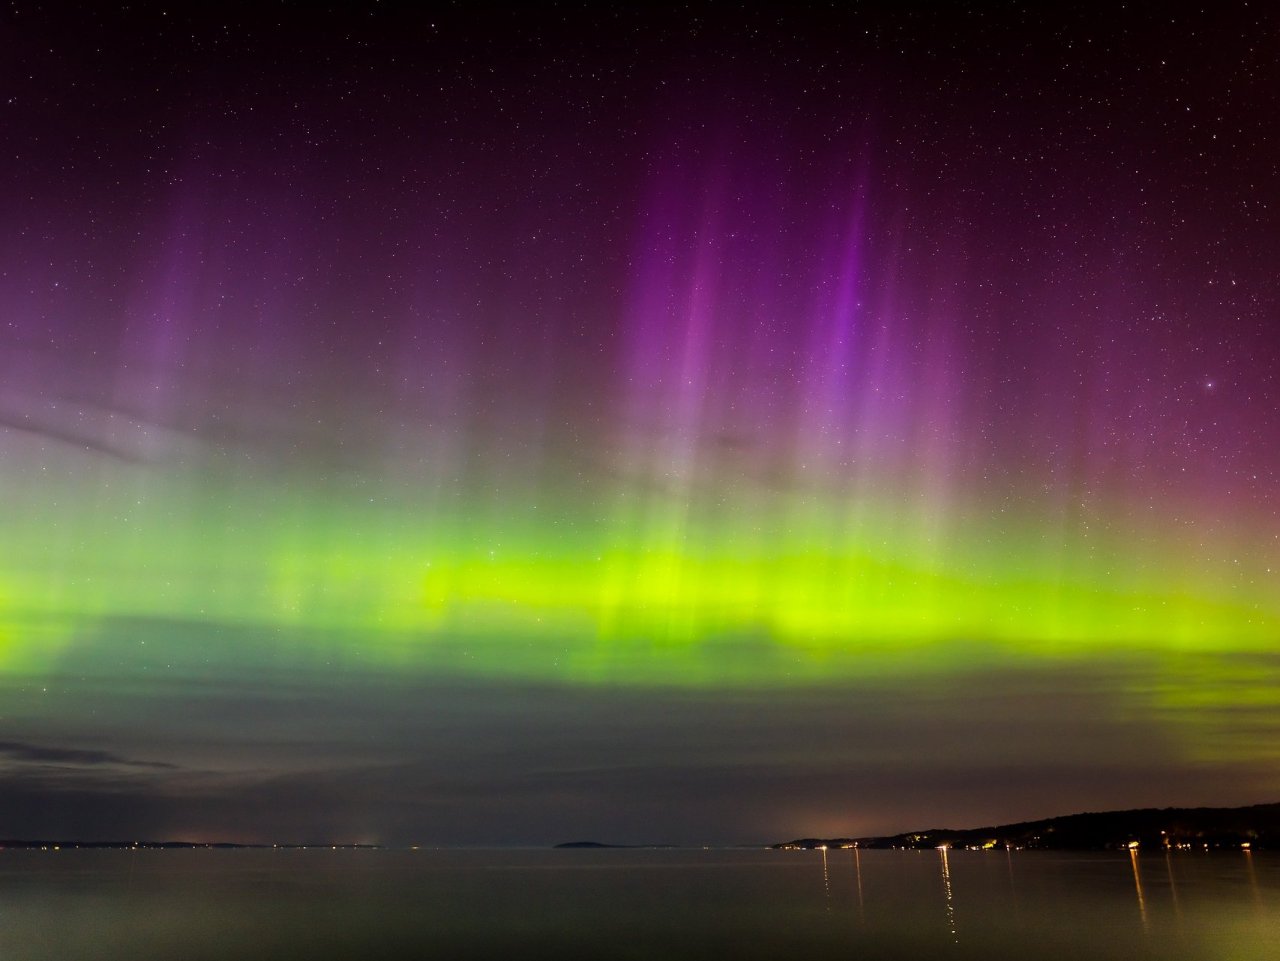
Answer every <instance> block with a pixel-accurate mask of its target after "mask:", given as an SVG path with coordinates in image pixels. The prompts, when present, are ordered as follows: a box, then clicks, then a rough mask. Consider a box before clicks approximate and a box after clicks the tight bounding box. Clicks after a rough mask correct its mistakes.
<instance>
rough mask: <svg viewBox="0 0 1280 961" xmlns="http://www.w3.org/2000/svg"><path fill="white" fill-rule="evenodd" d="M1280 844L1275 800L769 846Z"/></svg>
mask: <svg viewBox="0 0 1280 961" xmlns="http://www.w3.org/2000/svg"><path fill="white" fill-rule="evenodd" d="M1135 843H1136V844H1137V846H1138V847H1139V848H1161V849H1163V848H1165V847H1170V848H1174V849H1188V848H1190V849H1197V850H1203V849H1205V848H1210V849H1213V848H1236V849H1239V848H1241V847H1244V846H1248V847H1249V848H1251V849H1264V848H1267V849H1272V850H1277V849H1280V804H1254V805H1252V806H1250V807H1239V808H1142V809H1140V810H1135V811H1104V812H1090V813H1085V814H1067V815H1064V816H1062V817H1054V818H1045V819H1044V820H1042V821H1021V822H1019V823H1017V824H1000V825H995V826H992V827H982V828H961V829H953V828H929V829H928V830H926V831H910V832H907V833H905V834H894V835H890V836H888V837H870V838H798V839H797V840H795V841H784V842H782V843H780V844H775V845H773V847H775V848H821V847H828V848H845V847H855V846H856V847H860V848H936V847H941V846H943V845H946V846H947V847H955V848H993V847H1000V848H1002V847H1011V848H1031V849H1043V850H1075V851H1089V850H1105V849H1108V848H1112V849H1114V848H1127V847H1132V846H1133V845H1134V844H1135Z"/></svg>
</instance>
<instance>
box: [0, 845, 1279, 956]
mask: <svg viewBox="0 0 1280 961" xmlns="http://www.w3.org/2000/svg"><path fill="white" fill-rule="evenodd" d="M833 850H834V849H833ZM953 850H954V849H949V850H939V851H937V852H936V854H934V855H930V854H929V853H928V852H927V851H912V852H906V851H878V850H867V849H862V850H857V849H854V850H852V851H851V854H850V856H851V863H850V862H844V863H846V864H848V865H849V866H850V867H852V869H853V872H852V873H853V877H852V878H850V879H849V880H852V881H853V882H854V883H853V884H852V885H850V888H852V890H849V889H848V888H842V887H841V885H842V884H844V883H845V882H844V881H843V880H842V877H841V872H842V871H843V868H841V867H840V864H841V858H842V855H839V854H833V853H832V850H828V851H826V852H825V853H823V854H822V855H821V859H822V871H823V894H824V895H825V897H826V902H825V903H826V904H827V906H828V909H829V910H830V912H831V913H830V914H827V913H826V912H824V911H823V910H822V909H821V908H820V907H819V905H818V901H819V898H818V891H817V885H816V884H815V882H816V881H817V880H818V878H817V871H816V870H815V868H816V867H817V866H818V864H817V862H816V861H815V860H814V856H813V853H812V852H804V853H781V852H773V851H763V852H762V851H748V850H743V851H717V852H701V851H699V852H697V853H696V854H695V853H693V852H688V851H679V850H670V851H666V850H658V851H647V850H616V851H613V850H604V851H458V852H448V851H443V852H435V853H433V854H431V855H430V856H427V855H418V854H409V853H407V852H406V853H398V852H394V851H379V852H366V853H354V852H347V853H342V852H330V851H325V852H311V851H306V852H295V853H291V854H289V855H288V856H285V855H283V854H277V855H274V856H273V854H272V852H259V851H235V852H148V853H144V852H138V853H133V854H130V853H126V852H88V851H86V852H78V853H71V854H68V853H67V852H65V851H64V852H60V853H59V854H57V855H54V854H53V853H52V852H50V853H48V854H47V855H43V854H41V853H39V852H26V853H23V852H19V853H18V854H13V853H12V852H9V851H5V852H3V853H2V854H0V915H3V929H2V930H0V945H2V946H0V957H3V958H14V959H21V961H66V959H68V958H89V957H92V958H97V959H101V961H146V959H148V958H155V959H159V958H182V959H184V961H223V959H226V958H236V959H237V961H275V959H278V958H294V957H302V958H307V959H308V961H349V959H351V958H360V959H370V961H373V959H379V961H400V959H406V961H413V959H420V958H422V957H438V958H449V959H451V961H487V959H489V958H509V959H513V961H518V959H521V958H544V957H545V958H556V959H558V961H579V959H581V961H610V959H612V958H623V957H646V958H661V959H662V961H702V959H704V958H723V959H725V961H776V959H780V958H785V959H786V961H849V959H851V958H866V959H880V961H914V959H919V958H930V959H936V958H939V957H940V956H950V957H951V958H952V959H953V961H959V959H960V958H965V959H969V961H978V959H982V961H1022V959H1023V958H1025V957H1026V956H1027V955H1028V954H1029V953H1034V956H1035V959H1036V961H1104V959H1105V961H1123V959H1129V958H1148V959H1154V958H1158V959H1160V961H1206V959H1210V961H1226V959H1228V958H1229V959H1231V961H1272V958H1273V957H1274V955H1275V947H1274V946H1275V941H1276V930H1277V929H1276V916H1275V912H1274V911H1272V910H1271V908H1272V906H1273V905H1274V904H1275V903H1276V900H1277V891H1278V890H1280V887H1278V886H1280V856H1278V855H1276V854H1273V853H1272V852H1268V851H1262V852H1257V851H1255V852H1253V853H1252V854H1251V855H1245V854H1243V853H1241V852H1239V851H1232V852H1220V853H1210V854H1203V855H1202V854H1200V853H1198V852H1197V853H1196V854H1195V855H1181V856H1180V855H1179V854H1178V852H1177V851H1172V852H1167V856H1166V859H1165V862H1164V864H1163V867H1164V869H1165V874H1164V875H1161V873H1160V867H1161V866H1162V865H1161V864H1160V863H1159V862H1158V861H1157V860H1156V858H1155V856H1154V852H1153V853H1149V854H1148V855H1147V857H1146V860H1145V862H1144V861H1142V860H1141V858H1140V857H1139V854H1138V852H1136V851H1133V852H1129V872H1130V873H1129V874H1128V875H1126V874H1124V868H1123V866H1122V864H1123V862H1121V861H1118V860H1117V858H1116V855H1117V853H1119V852H1108V853H1101V852H1088V853H1081V854H1071V853H1059V852H1028V853H1025V854H1024V853H1021V852H1018V851H1014V852H1012V853H1008V852H1006V856H1005V865H1004V867H1001V865H1000V864H999V863H998V858H999V853H998V852H994V851H993V852H990V853H987V854H983V853H980V852H967V851H955V853H954V855H953V853H952V852H953ZM1161 854H1162V855H1165V854H1166V852H1163V851H1162V852H1161ZM1014 855H1016V856H1017V857H1016V858H1015V857H1014ZM935 857H936V858H937V861H936V862H935V861H934V860H933V858H935ZM953 857H954V858H955V861H956V865H957V866H958V867H959V868H960V872H961V875H962V881H961V883H962V884H963V885H964V917H965V937H964V940H963V941H960V940H959V937H958V935H959V910H960V909H959V906H958V905H957V904H956V898H955V880H954V877H953V872H952V870H951V861H952V858H953ZM832 859H834V861H833V860H832ZM1014 860H1016V861H1017V864H1016V865H1014V864H1013V861H1014ZM1175 862H1176V863H1175ZM866 872H870V873H871V874H872V882H871V884H872V895H873V899H872V900H873V903H872V904H871V908H872V909H873V910H871V911H865V907H866V905H865V893H866V878H865V877H864V874H865V873H866ZM832 875H834V877H833V876H832ZM844 877H846V878H847V877H848V876H847V875H845V876H844ZM1166 880H1167V883H1168V885H1169V893H1168V895H1167V896H1166V895H1165V893H1164V892H1163V889H1164V886H1165V884H1166ZM939 881H941V890H939ZM1011 884H1013V885H1014V887H1013V889H1012V890H1011V887H1010V886H1011ZM1130 885H1132V886H1130ZM836 893H839V894H840V895H841V897H840V898H836V897H835V896H834V895H835V894H836ZM939 894H942V895H943V905H942V906H943V915H942V916H939V913H938V907H939V904H938V895H939ZM1015 894H1016V897H1017V899H1018V903H1019V904H1020V908H1019V913H1018V914H1017V916H1014V914H1013V912H1012V911H1011V910H1010V907H1011V904H1012V897H1013V895H1015ZM849 895H854V897H849ZM855 897H856V899H857V900H856V902H855ZM1135 898H1136V899H1137V901H1138V913H1139V916H1140V917H1141V919H1142V923H1141V924H1134V923H1133V922H1134V921H1135V920H1138V918H1136V917H1135V915H1134V899H1135ZM855 911H856V912H857V913H856V914H855ZM1175 918H1176V919H1177V923H1175ZM1031 946H1034V949H1033V951H1032V949H1031Z"/></svg>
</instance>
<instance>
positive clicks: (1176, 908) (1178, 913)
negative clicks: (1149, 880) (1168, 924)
mask: <svg viewBox="0 0 1280 961" xmlns="http://www.w3.org/2000/svg"><path fill="white" fill-rule="evenodd" d="M1164 870H1165V873H1166V874H1167V875H1168V876H1169V899H1170V900H1171V901H1172V902H1173V920H1174V926H1175V927H1176V928H1177V929H1178V930H1179V931H1181V930H1182V903H1181V902H1180V901H1179V900H1178V882H1177V879H1176V878H1174V876H1173V856H1172V855H1171V854H1170V853H1169V849H1168V847H1166V848H1165V849H1164Z"/></svg>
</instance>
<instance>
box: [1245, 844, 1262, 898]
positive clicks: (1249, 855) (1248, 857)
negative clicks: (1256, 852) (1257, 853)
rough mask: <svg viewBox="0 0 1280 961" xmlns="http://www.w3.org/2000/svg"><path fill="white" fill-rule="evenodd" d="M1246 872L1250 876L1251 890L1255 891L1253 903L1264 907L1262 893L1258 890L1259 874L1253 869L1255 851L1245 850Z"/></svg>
mask: <svg viewBox="0 0 1280 961" xmlns="http://www.w3.org/2000/svg"><path fill="white" fill-rule="evenodd" d="M1244 864H1245V870H1246V871H1247V872H1248V875H1249V888H1250V890H1252V891H1253V903H1254V904H1255V905H1257V906H1258V908H1261V907H1262V891H1260V890H1259V889H1258V874H1257V872H1256V871H1254V869H1253V851H1252V850H1251V849H1250V848H1245V849H1244Z"/></svg>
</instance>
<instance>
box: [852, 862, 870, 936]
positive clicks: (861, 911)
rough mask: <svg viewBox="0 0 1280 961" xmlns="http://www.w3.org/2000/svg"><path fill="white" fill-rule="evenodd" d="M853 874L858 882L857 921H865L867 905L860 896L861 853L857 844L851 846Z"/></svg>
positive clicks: (861, 922) (862, 922)
mask: <svg viewBox="0 0 1280 961" xmlns="http://www.w3.org/2000/svg"><path fill="white" fill-rule="evenodd" d="M853 876H854V878H855V879H856V880H857V882H858V923H859V924H866V923H867V905H866V902H865V901H863V898H862V853H861V852H860V851H859V850H858V847H857V845H854V848H853Z"/></svg>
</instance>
